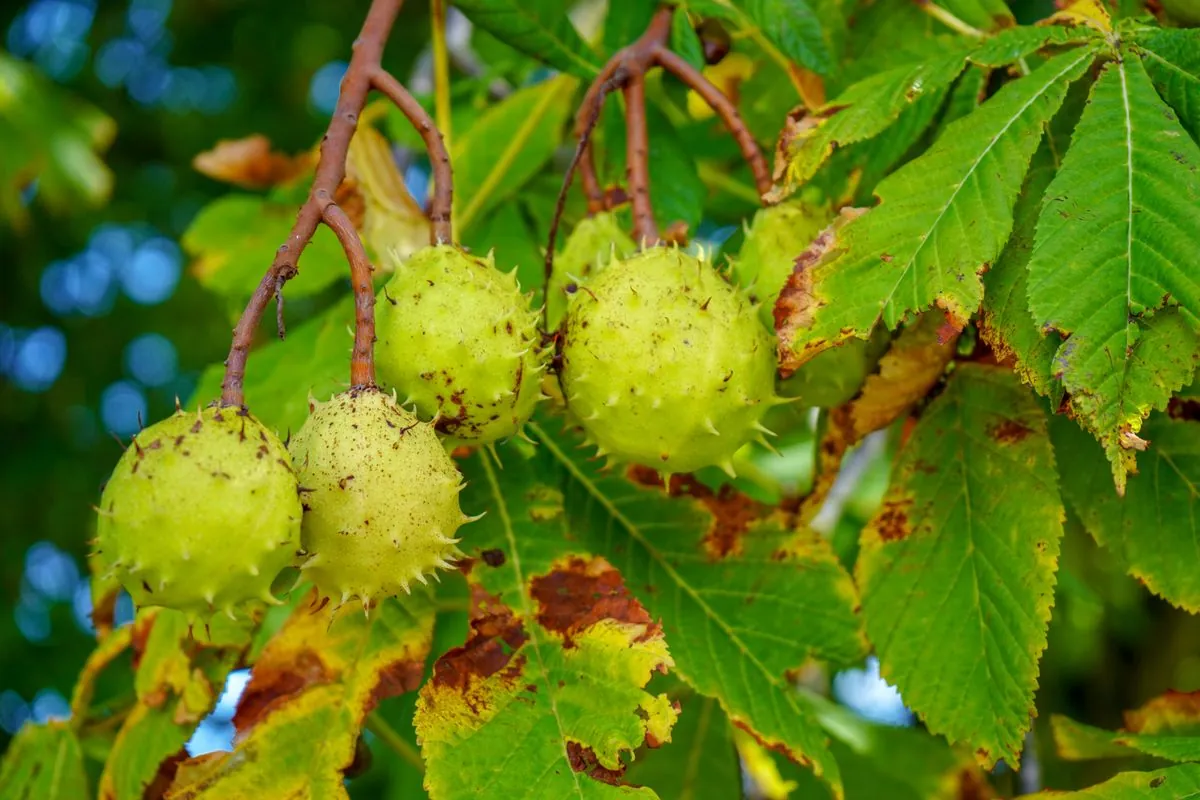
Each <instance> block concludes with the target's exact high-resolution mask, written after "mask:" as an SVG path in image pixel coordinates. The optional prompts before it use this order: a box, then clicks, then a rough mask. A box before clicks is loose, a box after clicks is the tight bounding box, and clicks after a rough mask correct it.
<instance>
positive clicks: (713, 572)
mask: <svg viewBox="0 0 1200 800" xmlns="http://www.w3.org/2000/svg"><path fill="white" fill-rule="evenodd" d="M556 424H557V423H555V422H546V423H538V424H533V425H530V426H529V429H528V430H529V432H530V434H531V435H532V436H533V438H535V439H536V440H537V441H538V442H539V445H540V448H539V450H540V451H542V452H544V453H545V454H546V456H547V457H549V458H551V459H552V460H553V462H555V464H554V469H555V470H556V471H557V472H558V473H559V475H560V483H559V485H560V486H561V487H562V488H561V491H562V494H563V504H564V509H565V515H566V516H565V519H566V521H567V522H566V524H567V526H568V527H567V530H569V531H570V532H571V535H572V536H574V537H578V541H579V543H580V545H582V546H586V547H587V548H588V549H589V550H590V551H591V552H593V553H596V554H598V555H602V556H603V557H605V558H606V559H608V561H609V562H611V563H612V564H613V565H614V566H615V567H616V568H617V569H618V570H620V572H621V574H622V575H623V576H624V579H625V582H626V584H627V585H628V586H630V587H631V589H632V591H633V592H634V593H635V594H637V595H638V598H639V600H641V601H642V603H643V604H644V605H645V606H646V608H647V609H648V610H649V612H650V613H651V615H653V616H654V617H655V618H660V619H661V620H662V626H663V630H664V631H665V633H666V636H667V641H668V642H669V643H670V646H671V656H672V658H673V659H674V660H675V670H676V671H677V672H678V674H679V675H680V676H681V677H682V678H683V679H684V680H685V681H687V682H688V683H689V684H690V685H691V686H692V687H693V688H694V689H696V690H697V691H698V692H699V693H701V694H703V695H705V696H708V697H713V698H715V699H717V700H719V701H720V703H721V706H722V708H723V709H724V711H725V713H726V714H727V715H728V716H729V718H730V719H732V720H733V721H734V723H735V724H738V725H742V726H745V727H747V728H748V729H750V730H752V731H753V732H754V733H755V735H756V737H757V738H758V739H759V740H760V741H761V742H763V743H764V744H766V745H767V746H769V747H776V748H781V749H782V751H783V752H786V753H788V754H789V755H790V757H792V758H793V759H795V760H797V761H803V760H805V759H807V760H808V762H809V763H811V766H812V769H813V771H814V772H815V773H817V774H818V775H819V776H821V777H822V778H824V779H825V781H826V782H827V783H828V784H830V785H831V786H832V787H833V790H834V792H835V795H836V796H837V797H841V781H840V778H839V776H838V770H837V764H836V762H835V761H834V760H833V758H832V756H831V755H830V753H829V751H828V750H827V749H826V745H825V737H824V734H823V733H822V732H821V730H820V728H819V726H818V725H817V723H816V721H815V720H814V719H813V716H812V712H811V710H810V708H809V707H808V704H807V701H806V700H805V698H804V697H803V696H802V695H800V694H798V693H797V691H796V690H795V688H794V687H793V686H792V685H791V681H790V680H789V679H788V677H787V675H788V672H789V671H790V670H793V669H795V668H797V667H799V666H800V665H801V664H803V663H804V661H805V660H806V659H807V658H809V657H810V656H816V657H819V658H826V659H829V660H831V661H833V662H835V663H849V662H852V661H856V660H857V659H859V658H861V657H862V655H863V653H864V651H865V646H866V643H865V641H864V639H863V637H862V631H861V628H860V623H859V618H858V615H857V614H856V613H855V607H856V605H857V595H856V592H855V590H854V586H853V584H852V582H851V581H850V577H849V575H847V574H846V573H845V572H844V571H843V569H842V567H841V565H840V564H839V563H838V561H837V559H836V557H835V556H834V554H833V552H832V550H831V549H830V547H829V544H828V543H827V542H825V541H824V540H822V539H820V537H818V536H816V535H815V534H811V533H809V532H806V531H801V532H794V531H789V530H788V529H787V528H785V527H784V526H782V525H781V524H780V523H779V522H778V521H776V520H773V519H770V518H764V519H761V520H758V521H755V520H754V517H755V514H754V513H753V512H752V508H748V507H747V506H745V505H744V503H743V501H744V498H742V499H739V496H736V495H734V496H727V497H724V498H722V496H716V497H695V496H693V497H692V498H686V497H674V498H672V497H668V496H666V495H665V494H664V492H663V491H662V489H661V488H654V487H653V486H646V487H640V486H637V485H635V484H633V483H632V482H631V481H629V480H627V479H626V478H624V477H621V476H620V475H616V474H612V473H603V472H598V471H597V469H596V466H595V463H594V462H593V461H591V460H589V459H588V457H587V456H586V455H585V454H584V453H582V452H580V449H579V446H580V442H579V439H578V437H577V436H575V435H574V434H563V435H551V434H550V433H549V432H548V429H547V428H548V426H550V425H556ZM748 512H749V513H748ZM801 586H803V590H801V589H800V587H801Z"/></svg>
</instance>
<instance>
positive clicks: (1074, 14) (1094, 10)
mask: <svg viewBox="0 0 1200 800" xmlns="http://www.w3.org/2000/svg"><path fill="white" fill-rule="evenodd" d="M1042 24H1046V25H1086V26H1088V27H1089V28H1095V29H1096V30H1098V31H1100V32H1101V33H1104V34H1109V33H1112V17H1110V16H1109V14H1108V9H1107V8H1105V7H1104V5H1103V4H1102V3H1101V2H1100V1H1099V0H1074V2H1071V3H1068V4H1067V5H1066V6H1065V7H1063V8H1060V9H1059V10H1058V11H1055V12H1054V13H1053V14H1051V15H1050V16H1049V17H1047V18H1046V19H1045V20H1043V22H1042Z"/></svg>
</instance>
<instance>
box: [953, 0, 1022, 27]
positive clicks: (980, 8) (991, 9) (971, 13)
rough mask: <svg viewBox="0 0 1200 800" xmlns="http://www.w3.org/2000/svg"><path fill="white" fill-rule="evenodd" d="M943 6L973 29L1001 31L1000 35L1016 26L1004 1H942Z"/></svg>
mask: <svg viewBox="0 0 1200 800" xmlns="http://www.w3.org/2000/svg"><path fill="white" fill-rule="evenodd" d="M941 6H942V7H943V8H945V9H946V10H947V11H949V12H950V13H951V14H953V15H954V16H956V17H958V18H959V19H961V20H962V21H963V22H965V23H967V24H968V25H970V26H971V27H973V28H978V29H979V30H982V31H995V30H1000V35H1004V33H1005V32H1006V31H1004V30H1001V29H1004V28H1009V29H1011V27H1012V26H1013V25H1015V24H1016V20H1015V19H1014V18H1013V13H1012V11H1010V10H1009V8H1008V5H1007V4H1006V3H1005V2H1004V0H941Z"/></svg>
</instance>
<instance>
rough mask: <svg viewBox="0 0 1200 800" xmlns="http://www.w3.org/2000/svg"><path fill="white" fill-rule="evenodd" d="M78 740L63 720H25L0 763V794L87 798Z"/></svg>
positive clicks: (19, 798) (21, 799)
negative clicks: (41, 721)
mask: <svg viewBox="0 0 1200 800" xmlns="http://www.w3.org/2000/svg"><path fill="white" fill-rule="evenodd" d="M88 786H89V782H88V778H87V773H85V772H84V769H83V752H82V751H81V750H80V749H79V740H78V739H77V738H76V736H75V731H73V730H72V729H71V728H70V727H69V726H68V725H67V723H65V722H48V723H46V724H45V725H35V724H33V723H26V724H25V725H24V726H22V728H21V730H20V731H18V732H17V735H16V737H15V738H14V739H13V740H12V742H11V743H10V744H9V746H8V750H7V752H5V754H4V762H3V763H2V764H0V797H4V798H11V800H26V798H28V800H87V798H89V797H91V790H90V789H89V788H88Z"/></svg>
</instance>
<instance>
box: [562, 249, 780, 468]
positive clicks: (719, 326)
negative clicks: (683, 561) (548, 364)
mask: <svg viewBox="0 0 1200 800" xmlns="http://www.w3.org/2000/svg"><path fill="white" fill-rule="evenodd" d="M774 375H775V353H774V348H773V347H772V342H771V337H770V335H769V334H768V332H767V331H766V329H765V328H763V326H762V325H761V324H760V323H759V321H758V319H757V318H756V316H755V314H754V310H753V307H752V306H751V305H750V302H749V301H748V300H747V299H746V298H745V296H744V295H743V294H741V293H740V292H738V291H737V290H736V289H735V288H734V287H732V286H730V285H729V283H728V282H726V281H725V280H724V278H723V277H722V276H721V275H720V274H719V273H718V272H717V271H716V270H715V269H714V268H713V267H712V265H711V264H710V263H708V261H707V260H704V261H702V260H700V259H697V258H695V257H693V256H690V255H688V254H687V253H684V252H681V251H679V250H678V249H674V248H666V247H654V248H651V249H649V250H646V251H644V252H642V253H639V254H638V255H635V256H633V257H631V258H629V259H626V260H624V261H618V262H617V263H615V264H613V265H611V266H609V267H608V268H607V269H606V270H605V271H604V272H602V273H601V274H600V275H599V276H598V277H597V278H596V279H595V280H593V281H592V282H591V284H590V285H589V287H588V290H587V291H584V292H577V293H575V295H574V296H573V299H572V301H571V307H570V308H569V309H568V311H567V322H566V333H565V336H564V342H563V368H562V381H563V389H564V391H565V393H566V396H567V403H568V406H569V408H570V409H571V410H572V411H573V412H574V413H575V415H576V417H577V418H578V419H579V420H580V421H581V423H582V424H583V426H584V428H585V429H586V430H587V432H588V434H589V436H590V437H591V438H592V439H593V440H594V441H595V442H596V443H597V444H598V445H599V448H600V452H601V453H606V454H610V455H611V456H613V457H615V458H617V459H620V460H624V461H632V462H635V463H639V464H643V465H645V466H648V467H652V468H654V469H657V470H659V471H660V472H663V473H669V472H692V471H694V470H697V469H699V468H701V467H706V466H710V465H714V464H715V465H718V466H721V467H723V468H724V469H726V471H729V472H732V465H731V461H730V459H731V457H732V456H733V454H734V452H736V451H737V450H738V448H740V447H741V446H742V445H743V444H745V443H746V441H747V440H749V439H750V438H752V437H753V436H754V435H755V431H756V430H759V431H761V430H763V429H762V428H761V427H760V420H761V418H762V415H763V413H764V412H765V411H766V410H767V408H768V407H769V406H771V405H772V404H774V403H775V402H776V401H777V400H776V398H775V396H774Z"/></svg>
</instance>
